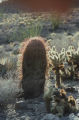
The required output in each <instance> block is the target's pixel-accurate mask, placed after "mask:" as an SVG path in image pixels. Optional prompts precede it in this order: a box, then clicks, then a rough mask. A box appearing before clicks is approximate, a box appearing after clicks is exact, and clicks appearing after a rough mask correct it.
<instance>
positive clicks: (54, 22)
mask: <svg viewBox="0 0 79 120" xmlns="http://www.w3.org/2000/svg"><path fill="white" fill-rule="evenodd" d="M50 22H51V25H52V29H53V30H55V29H56V28H57V27H58V26H59V25H60V23H61V20H60V18H59V17H57V16H54V15H52V16H51V17H50Z"/></svg>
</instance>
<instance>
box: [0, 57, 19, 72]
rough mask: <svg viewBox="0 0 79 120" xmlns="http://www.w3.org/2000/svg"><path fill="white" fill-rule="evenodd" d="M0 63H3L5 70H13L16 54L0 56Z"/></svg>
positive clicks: (15, 64)
mask: <svg viewBox="0 0 79 120" xmlns="http://www.w3.org/2000/svg"><path fill="white" fill-rule="evenodd" d="M0 64H2V65H4V66H5V67H6V69H7V71H10V70H15V69H16V68H17V56H13V55H9V56H8V57H2V58H1V59H0Z"/></svg>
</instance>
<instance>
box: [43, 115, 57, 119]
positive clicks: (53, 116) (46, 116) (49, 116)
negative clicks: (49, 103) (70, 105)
mask: <svg viewBox="0 0 79 120" xmlns="http://www.w3.org/2000/svg"><path fill="white" fill-rule="evenodd" d="M41 120H59V118H58V117H56V116H55V115H53V114H47V115H45V116H44V117H43V118H42V119H41Z"/></svg>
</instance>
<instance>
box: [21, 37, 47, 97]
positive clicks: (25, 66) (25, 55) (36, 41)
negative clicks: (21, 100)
mask: <svg viewBox="0 0 79 120" xmlns="http://www.w3.org/2000/svg"><path fill="white" fill-rule="evenodd" d="M21 52H22V57H21V64H20V70H21V71H20V72H21V84H22V88H23V90H24V96H25V98H30V97H37V96H39V95H40V94H41V93H42V92H43V89H44V83H45V79H46V76H47V73H48V55H47V45H46V43H45V41H44V38H41V37H33V38H30V39H27V40H26V41H25V42H24V43H23V48H21Z"/></svg>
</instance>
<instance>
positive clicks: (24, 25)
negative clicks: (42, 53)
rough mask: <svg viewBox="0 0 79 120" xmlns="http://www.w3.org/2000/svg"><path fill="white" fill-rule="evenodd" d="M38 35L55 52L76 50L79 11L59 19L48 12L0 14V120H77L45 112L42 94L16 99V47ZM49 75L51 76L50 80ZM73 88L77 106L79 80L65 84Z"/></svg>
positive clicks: (74, 116)
mask: <svg viewBox="0 0 79 120" xmlns="http://www.w3.org/2000/svg"><path fill="white" fill-rule="evenodd" d="M34 36H42V37H44V38H45V39H46V42H47V43H48V44H49V46H50V47H52V46H56V49H57V51H58V52H60V51H61V49H62V48H65V49H66V50H67V49H68V46H70V45H72V46H74V47H75V49H77V47H79V9H78V8H77V9H74V10H73V11H72V12H71V13H69V14H67V15H62V17H61V18H59V17H57V16H55V15H50V14H49V13H39V15H37V14H36V13H22V12H20V13H19V12H18V13H10V12H9V13H5V12H3V11H1V13H0V120H79V112H77V113H71V114H69V115H68V116H63V117H62V118H59V117H58V116H56V115H53V114H52V113H47V111H46V107H45V102H44V99H43V95H41V96H40V97H38V98H34V99H30V100H28V99H27V100H24V99H23V98H17V93H19V92H21V91H22V90H21V89H20V88H19V87H18V85H19V81H20V80H19V77H18V76H19V72H18V68H19V57H20V56H21V54H20V52H19V51H20V48H21V45H22V42H23V40H24V39H25V38H29V37H34ZM52 76H53V74H52V73H51V76H50V79H51V80H52V81H53V84H54V82H55V80H53V79H52ZM64 85H65V87H72V86H73V88H75V91H74V92H69V94H70V95H73V96H74V98H75V99H76V102H77V107H79V81H71V80H70V81H65V82H64Z"/></svg>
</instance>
